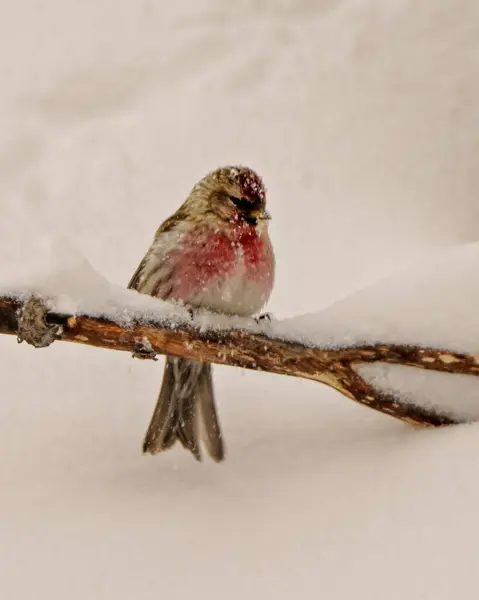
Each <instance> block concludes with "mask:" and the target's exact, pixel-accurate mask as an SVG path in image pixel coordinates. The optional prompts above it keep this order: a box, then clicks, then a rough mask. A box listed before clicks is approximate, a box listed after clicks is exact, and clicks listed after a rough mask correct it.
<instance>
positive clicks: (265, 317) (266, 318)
mask: <svg viewBox="0 0 479 600" xmlns="http://www.w3.org/2000/svg"><path fill="white" fill-rule="evenodd" d="M273 319H274V316H273V314H272V313H263V314H262V315H259V317H255V318H254V320H255V321H256V323H258V325H261V323H271V321H272V320H273Z"/></svg>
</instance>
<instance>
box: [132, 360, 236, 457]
mask: <svg viewBox="0 0 479 600" xmlns="http://www.w3.org/2000/svg"><path fill="white" fill-rule="evenodd" d="M177 439H178V440H180V442H181V443H182V444H183V446H184V447H185V448H186V449H187V450H189V451H190V452H191V453H192V454H193V455H194V456H195V458H196V459H197V460H201V450H200V441H202V442H203V444H204V446H205V447H206V449H207V451H208V453H209V455H210V456H211V458H212V459H213V460H215V461H217V462H219V461H221V460H223V459H224V447H223V438H222V434H221V429H220V425H219V421H218V414H217V412H216V406H215V399H214V393H213V380H212V377H211V365H210V364H209V363H202V362H198V361H195V360H189V359H186V358H176V357H173V356H167V357H166V364H165V372H164V375H163V383H162V386H161V390H160V395H159V396H158V401H157V403H156V406H155V410H154V412H153V416H152V418H151V422H150V426H149V427H148V431H147V433H146V436H145V440H144V442H143V452H149V453H150V454H156V453H157V452H162V451H164V450H168V448H170V447H171V446H173V444H174V443H175V442H176V440H177Z"/></svg>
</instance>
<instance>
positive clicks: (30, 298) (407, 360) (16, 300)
mask: <svg viewBox="0 0 479 600" xmlns="http://www.w3.org/2000/svg"><path fill="white" fill-rule="evenodd" d="M124 293H125V294H130V295H131V294H134V292H131V291H128V292H124ZM136 296H140V295H139V294H136ZM122 297H123V296H122ZM125 297H126V298H130V297H131V296H128V297H127V296H125ZM142 301H144V302H148V303H149V304H148V310H147V311H145V310H142V311H136V312H135V310H133V311H132V310H131V307H129V306H128V303H126V304H125V306H124V307H123V308H122V304H121V301H120V302H119V304H118V305H117V306H116V309H115V312H114V314H113V316H112V315H108V314H106V315H105V314H100V313H99V312H98V311H95V310H92V311H90V312H89V311H85V310H83V314H81V312H79V311H74V310H70V311H68V310H65V306H63V308H61V307H62V302H61V299H58V298H57V299H52V298H51V297H50V298H48V297H41V296H39V295H31V294H30V295H23V296H22V295H21V294H16V295H14V296H8V295H4V296H2V297H0V333H3V334H10V335H16V336H17V337H18V340H19V341H26V342H28V343H30V344H32V345H34V346H36V347H45V346H48V345H50V344H51V343H52V342H53V341H55V340H60V341H65V342H75V343H79V344H87V345H90V346H95V347H98V348H106V349H110V350H123V351H126V352H130V353H133V352H136V353H138V352H141V353H143V354H145V355H146V356H148V357H149V358H153V357H154V355H155V354H170V355H174V356H182V357H186V358H190V359H194V360H201V361H208V362H211V363H218V364H223V365H230V366H235V367H242V368H246V369H255V370H261V371H267V372H270V373H276V374H280V375H290V376H294V377H301V378H305V379H310V380H313V381H318V382H321V383H323V384H326V385H328V386H330V387H332V388H334V389H336V390H337V391H339V392H340V393H341V394H343V395H345V396H347V397H348V398H350V399H352V400H355V401H356V402H359V403H360V404H363V405H364V406H367V407H369V408H372V409H374V410H377V411H379V412H382V413H385V414H387V415H390V416H392V417H396V418H397V419H401V420H403V421H406V422H408V423H410V424H414V425H422V426H440V425H450V424H453V423H458V422H461V421H462V420H463V419H462V418H460V417H457V418H456V417H455V416H451V414H449V413H447V414H446V413H445V412H444V411H441V410H438V409H437V408H434V407H431V406H426V407H425V406H420V405H418V404H414V403H413V402H411V401H410V400H407V399H405V398H403V397H402V396H401V394H399V395H392V394H390V393H388V392H387V391H384V390H382V389H379V388H380V386H375V385H374V384H373V383H371V380H369V381H368V380H367V379H366V377H363V376H362V375H361V373H362V371H361V366H362V365H368V364H369V365H371V364H374V363H377V364H385V365H388V364H389V365H402V366H407V367H415V368H416V369H421V370H423V371H436V372H441V373H450V374H462V375H472V376H477V375H479V357H477V356H474V355H472V354H468V353H466V352H464V353H461V352H457V351H456V352H450V351H447V350H444V349H442V348H431V347H429V348H427V347H420V346H415V345H408V344H394V343H371V344H370V343H367V344H358V343H351V344H350V345H348V344H343V345H342V346H341V347H330V346H327V345H321V344H315V343H312V342H311V341H305V340H304V339H303V338H301V336H297V337H295V335H294V334H292V333H289V334H288V335H286V334H284V331H287V330H288V327H282V325H284V324H285V323H286V322H285V321H273V322H272V323H271V324H269V323H264V324H257V323H256V322H255V321H254V320H253V319H251V320H245V319H240V320H237V319H236V320H235V319H234V318H228V317H218V316H217V318H214V317H213V316H211V315H210V316H209V317H201V316H198V315H194V316H191V315H189V313H188V312H187V311H186V310H184V309H175V310H174V311H171V310H170V312H169V313H168V311H165V309H164V306H165V303H162V302H161V301H157V300H154V299H152V298H144V297H143V298H142ZM152 303H157V305H158V311H157V312H155V310H152V306H154V305H153V304H152ZM64 304H65V303H64ZM67 304H68V303H67ZM218 319H220V321H221V322H220V323H219V321H218ZM282 330H283V333H281V332H282Z"/></svg>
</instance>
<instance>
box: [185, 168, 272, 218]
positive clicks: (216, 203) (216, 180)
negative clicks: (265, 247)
mask: <svg viewBox="0 0 479 600" xmlns="http://www.w3.org/2000/svg"><path fill="white" fill-rule="evenodd" d="M187 202H188V203H194V204H195V208H196V210H197V211H198V210H199V211H200V212H201V213H202V214H204V215H205V216H206V215H207V214H212V215H215V216H216V217H219V218H220V219H221V220H222V221H229V222H231V223H239V224H249V225H257V224H258V222H259V221H264V220H267V219H270V218H271V217H270V215H269V213H268V212H267V211H266V189H265V187H264V184H263V180H262V179H261V177H260V176H259V175H258V174H257V173H256V172H255V171H253V170H252V169H250V168H248V167H244V166H234V167H221V168H219V169H216V170H215V171H212V172H211V173H208V175H206V176H205V177H203V179H201V181H199V182H198V183H197V184H196V185H195V187H194V188H193V190H192V191H191V194H190V196H189V198H188V200H187ZM190 207H191V208H193V207H192V206H191V204H190Z"/></svg>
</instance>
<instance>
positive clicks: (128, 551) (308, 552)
mask: <svg viewBox="0 0 479 600" xmlns="http://www.w3.org/2000/svg"><path fill="white" fill-rule="evenodd" d="M478 29H479V5H478V4H477V3H476V2H475V0H460V1H456V2H453V1H452V0H440V1H439V0H424V1H423V2H421V3H418V2H413V0H390V1H389V2H387V3H386V2H383V3H379V2H375V1H373V0H342V1H341V0H321V1H320V0H317V1H316V2H313V1H312V0H311V1H309V2H308V1H307V0H301V1H300V0H281V1H273V0H263V1H260V0H241V1H237V2H235V3H226V2H224V1H221V0H203V1H201V2H193V0H190V2H186V1H178V2H174V3H162V2H157V3H152V2H149V1H147V0H119V1H117V2H111V1H110V0H97V1H96V2H83V3H78V2H76V1H75V0H62V1H61V2H60V0H50V2H47V3H38V2H36V1H34V0H24V1H23V2H22V3H19V4H18V5H15V6H14V4H13V3H5V7H4V11H3V18H2V20H1V21H0V72H1V74H2V78H1V84H0V85H1V94H0V108H1V111H0V126H1V127H0V131H1V134H0V135H1V137H0V192H1V203H0V216H1V220H0V240H1V243H0V259H1V261H0V271H1V277H0V281H2V282H4V281H9V280H13V279H17V278H22V277H27V278H29V277H31V276H32V274H33V273H34V272H35V271H36V270H37V269H43V270H48V269H49V268H50V266H51V257H50V252H51V245H52V243H54V244H56V246H55V247H56V248H58V249H59V250H58V252H59V253H60V254H62V253H63V252H69V249H68V247H69V246H71V247H72V249H71V251H72V252H76V251H79V252H80V253H81V254H83V255H85V256H86V257H87V259H88V260H89V261H90V262H91V263H92V264H93V265H94V267H95V268H96V269H97V270H98V271H99V272H101V273H102V274H104V275H105V276H106V277H107V278H108V279H109V280H110V281H112V282H114V283H117V284H126V283H127V281H128V279H129V277H130V275H131V273H132V272H133V270H134V269H135V268H136V266H137V263H138V261H139V260H140V258H141V256H142V254H143V252H144V250H145V249H146V247H147V245H148V243H149V241H150V239H151V236H152V235H153V233H154V231H155V229H156V227H157V225H158V223H159V222H160V221H161V220H162V219H163V218H165V217H166V216H167V215H168V214H169V213H170V212H171V211H172V210H174V208H175V207H176V206H177V205H178V204H179V203H180V202H181V201H182V199H183V198H184V196H185V194H186V193H187V192H188V191H189V189H190V188H191V186H192V185H193V184H194V183H195V181H196V180H197V179H198V178H199V177H201V176H202V175H203V174H204V173H205V172H206V171H208V170H210V169H211V168H214V167H215V166H218V165H220V164H225V163H226V164H228V163H234V162H243V163H246V164H249V165H251V166H252V167H254V168H256V169H257V170H258V171H259V172H261V173H262V174H263V176H264V179H265V181H266V184H267V186H268V189H269V207H270V209H271V212H272V213H273V216H274V221H273V228H272V236H273V239H274V243H275V246H276V249H277V258H278V279H277V286H276V291H275V293H274V295H273V298H272V301H271V303H270V307H269V309H270V310H271V311H272V312H274V313H275V314H277V315H278V316H292V315H295V314H300V313H303V312H308V311H316V310H319V309H322V308H324V307H326V306H328V305H329V304H330V303H331V302H333V301H335V300H338V299H340V298H342V297H343V296H345V295H347V294H348V293H350V292H352V291H355V290H357V289H359V288H361V287H362V286H364V285H368V284H370V283H372V282H374V281H375V280H377V279H379V278H381V277H383V276H385V275H388V274H390V273H391V272H392V271H393V270H397V269H399V268H402V267H404V266H405V265H407V264H408V263H412V262H414V261H416V259H417V258H418V257H419V256H424V255H434V254H436V253H437V251H438V249H440V248H444V247H446V246H449V245H453V244H458V243H463V242H470V241H474V240H476V239H478V238H479V214H478V209H477V197H476V195H477V194H476V190H477V187H478V184H479V181H478V173H479V172H478V170H477V166H476V165H477V161H478V154H479V148H478V144H477V130H478V122H477V114H478V113H477V110H476V107H477V103H478V101H479V87H478V86H477V80H478V75H479V59H478V56H479V47H478V42H477V39H478V33H479V32H478ZM61 261H62V256H60V257H58V258H57V262H60V263H61ZM0 352H1V359H2V365H3V373H4V374H5V378H4V384H3V394H2V400H1V402H0V452H1V455H2V462H1V466H0V489H1V500H0V506H1V509H2V510H1V512H0V515H1V516H0V596H1V597H2V598H3V597H5V598H9V599H12V600H17V599H21V600H23V599H30V598H48V599H49V600H56V599H57V598H58V599H60V598H62V599H63V598H65V597H67V598H69V599H70V600H77V599H82V600H83V599H84V598H93V599H96V598H98V599H110V598H111V599H113V598H115V600H123V599H130V598H135V597H140V596H146V595H149V596H162V595H168V596H170V597H173V598H184V597H186V596H187V595H195V596H196V597H198V598H209V599H211V598H231V599H235V598H244V597H249V598H269V597H273V596H274V597H275V598H279V599H282V598H291V597H296V596H298V595H306V594H307V595H311V596H313V595H314V596H319V595H321V597H324V598H328V599H336V598H337V599H342V598H346V597H351V596H354V597H355V598H357V599H365V600H369V599H374V600H376V599H377V600H383V599H384V598H387V599H391V600H396V599H398V600H399V599H403V598H405V597H407V598H410V599H411V598H413V599H416V598H417V599H419V598H420V599H424V598H434V599H435V600H442V599H449V598H452V597H456V596H458V597H461V598H471V599H472V598H477V588H478V587H479V575H478V574H477V573H476V572H477V567H478V566H479V565H478V563H479V559H478V557H477V548H476V539H477V535H478V529H479V519H478V518H476V517H475V513H476V510H477V505H478V500H479V485H478V484H476V483H475V481H474V477H473V475H474V473H475V464H476V459H475V452H476V451H477V450H478V449H479V443H478V442H477V437H478V433H479V429H478V426H476V425H470V426H464V427H458V428H455V429H451V430H446V431H415V430H411V429H410V428H408V427H406V426H404V425H403V424H401V423H397V422H395V421H393V420H390V419H388V418H386V417H384V416H382V415H376V414H374V413H372V412H369V411H367V410H365V409H363V408H361V407H359V406H356V405H354V404H353V403H352V402H349V401H347V400H345V399H343V398H341V397H340V396H338V395H337V394H335V393H333V392H331V391H329V390H327V389H324V388H322V387H321V386H319V385H318V384H314V383H312V382H306V381H296V380H289V379H286V378H282V377H278V376H273V375H267V374H258V373H250V372H248V373H241V372H239V371H237V370H234V369H227V368H217V369H216V384H217V396H218V398H219V403H220V410H221V416H222V420H223V424H224V430H225V433H226V435H227V440H228V451H229V456H228V460H227V462H226V463H225V464H223V465H220V466H218V465H213V464H209V463H205V464H202V465H200V466H199V465H197V464H196V463H195V462H194V461H193V460H192V459H191V458H190V457H189V456H187V455H186V453H185V452H182V451H181V450H179V449H178V450H175V451H172V452H170V453H168V454H167V455H165V456H161V457H154V458H153V457H143V456H142V455H141V453H140V446H141V440H142V436H143V433H144V430H145V427H146V425H147V422H148V419H149V417H150V413H151V410H152V407H153V404H154V401H155V397H156V393H157V390H158V386H159V383H160V378H161V365H158V364H149V363H143V362H139V361H133V360H131V359H130V358H129V357H128V356H126V355H124V354H122V353H118V354H116V353H113V352H106V351H105V352H104V351H100V350H95V349H90V348H83V347H75V346H70V345H68V344H58V345H54V346H52V348H50V349H48V350H45V351H42V352H39V351H36V350H34V349H32V348H29V347H25V345H22V346H20V347H17V345H16V343H15V341H14V340H13V339H6V338H5V339H0Z"/></svg>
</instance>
